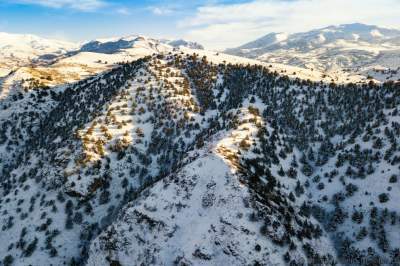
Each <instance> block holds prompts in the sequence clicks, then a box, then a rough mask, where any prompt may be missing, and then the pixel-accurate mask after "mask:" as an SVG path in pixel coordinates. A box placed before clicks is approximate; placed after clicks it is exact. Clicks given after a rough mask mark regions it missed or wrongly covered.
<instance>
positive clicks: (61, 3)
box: [14, 0, 107, 11]
mask: <svg viewBox="0 0 400 266" xmlns="http://www.w3.org/2000/svg"><path fill="white" fill-rule="evenodd" d="M14 2H17V3H21V4H34V5H41V6H46V7H51V8H63V7H66V8H72V9H77V10H80V11H93V10H97V9H99V8H102V7H105V6H107V3H106V2H105V1H103V0H19V1H14Z"/></svg>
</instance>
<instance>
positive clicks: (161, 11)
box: [148, 6, 173, 16]
mask: <svg viewBox="0 0 400 266" xmlns="http://www.w3.org/2000/svg"><path fill="white" fill-rule="evenodd" d="M148 9H149V10H150V11H151V12H152V13H153V14H154V15H157V16H164V15H169V14H171V13H172V12H173V11H172V9H170V8H167V7H157V6H151V7H149V8H148Z"/></svg>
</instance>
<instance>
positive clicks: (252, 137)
mask: <svg viewBox="0 0 400 266" xmlns="http://www.w3.org/2000/svg"><path fill="white" fill-rule="evenodd" d="M185 51H190V53H185ZM193 51H194V50H191V49H188V48H182V49H180V50H175V51H174V50H173V49H172V50H171V51H168V52H167V53H166V54H161V53H155V54H154V55H153V54H152V55H149V56H146V57H144V58H140V59H138V60H134V61H132V62H124V63H122V62H121V63H119V64H117V63H116V62H115V63H114V64H113V65H112V66H111V65H110V67H109V68H107V69H105V70H104V71H102V72H100V73H99V74H97V75H93V76H92V77H89V78H86V79H81V80H80V81H77V82H75V83H72V84H64V85H62V86H55V87H45V86H40V85H39V86H36V87H34V88H30V89H28V90H23V89H21V88H18V87H15V88H14V89H13V90H12V93H9V94H6V95H5V96H4V98H3V99H2V100H1V102H0V110H1V112H0V161H1V164H0V173H1V175H0V176H1V188H0V193H1V194H2V197H1V199H0V213H1V226H2V227H1V230H2V233H1V234H0V241H1V242H2V243H7V245H3V246H1V247H0V257H1V259H2V262H3V264H4V265H30V264H31V265H45V264H46V265H50V264H52V265H63V264H67V265H131V264H132V261H135V262H137V263H138V264H143V265H220V264H221V263H226V262H228V263H230V264H231V265H249V264H251V265H253V264H254V265H282V264H288V265H303V264H309V265H335V264H342V265H349V264H351V263H352V264H355V265H389V264H392V265H398V264H399V263H400V261H399V259H400V250H399V248H400V238H399V237H398V234H397V233H396V232H397V231H398V229H399V224H400V215H399V207H398V205H397V204H396V203H397V202H398V201H399V200H400V198H399V195H400V193H399V192H400V191H399V190H400V186H399V185H398V184H399V183H398V182H399V181H398V178H399V176H398V169H399V163H400V159H399V158H400V149H399V147H398V141H399V136H400V132H399V131H400V125H399V119H400V118H399V110H398V109H399V104H400V94H399V92H400V87H399V86H400V85H399V83H394V82H391V83H384V84H374V83H373V82H371V83H364V84H360V85H355V84H344V83H343V84H335V83H328V81H329V80H326V82H321V81H319V80H318V79H317V77H318V76H316V78H315V81H313V80H311V79H308V80H306V78H304V79H302V78H299V77H297V76H296V75H293V74H291V75H290V76H287V75H285V74H286V73H285V72H283V71H276V70H275V69H274V67H275V66H274V67H270V66H269V65H268V64H259V63H258V62H257V61H251V60H247V59H243V58H239V57H233V56H226V55H223V54H216V53H210V52H206V51H200V50H199V51H198V54H194V53H193ZM85 53H89V54H90V53H93V52H82V53H79V54H76V55H75V56H81V55H86V54H85ZM103 55H104V56H107V54H103ZM204 55H207V57H205V56H204ZM84 58H86V56H85V57H84ZM65 60H68V58H66V59H65ZM102 60H103V59H102ZM290 73H291V71H290V72H289V73H287V74H290ZM307 73H315V72H313V71H309V70H308V71H305V72H304V73H303V74H301V75H306V74H307ZM297 75H300V74H297Z"/></svg>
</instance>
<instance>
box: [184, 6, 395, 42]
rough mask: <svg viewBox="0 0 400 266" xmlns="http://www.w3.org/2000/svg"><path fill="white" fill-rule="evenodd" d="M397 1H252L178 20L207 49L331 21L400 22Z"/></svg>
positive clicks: (208, 9) (211, 8)
mask: <svg viewBox="0 0 400 266" xmlns="http://www.w3.org/2000/svg"><path fill="white" fill-rule="evenodd" d="M398 10H400V1H398V0H291V1H289V0H286V1H279V0H253V1H251V2H248V3H241V4H227V5H210V6H203V7H200V8H198V9H197V11H196V14H195V15H194V16H192V17H190V18H186V19H184V20H181V21H180V22H179V23H178V26H179V27H180V28H181V29H184V30H186V36H185V37H186V38H189V39H195V40H197V41H199V42H201V43H203V44H204V45H206V46H207V47H209V48H214V49H223V48H227V47H235V46H237V45H240V44H243V43H245V42H248V41H252V40H254V39H255V38H258V37H261V36H263V35H265V34H267V33H269V32H281V31H283V32H289V33H290V32H298V31H306V30H310V29H314V28H321V27H325V26H328V25H333V24H343V23H354V22H361V23H367V24H377V25H379V26H386V27H396V26H397V25H400V17H399V15H398Z"/></svg>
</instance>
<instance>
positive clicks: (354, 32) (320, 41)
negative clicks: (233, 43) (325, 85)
mask: <svg viewBox="0 0 400 266" xmlns="http://www.w3.org/2000/svg"><path fill="white" fill-rule="evenodd" d="M226 52H227V53H230V54H234V55H238V56H245V57H249V58H253V59H258V60H261V61H265V62H276V63H282V64H288V65H295V66H300V67H305V68H308V69H318V70H321V71H327V72H328V73H331V74H332V73H335V72H342V71H343V70H346V71H352V72H353V73H357V74H362V75H370V76H376V77H377V79H382V77H381V75H380V74H384V73H382V71H383V72H387V75H384V78H383V80H385V79H386V78H388V77H389V78H390V79H396V78H400V73H397V74H393V73H391V72H394V71H396V72H397V71H398V72H400V71H399V66H400V59H399V58H400V30H394V29H386V28H381V27H377V26H370V25H364V24H359V23H356V24H346V25H340V26H330V27H326V28H322V29H318V30H312V31H309V32H303V33H294V34H286V33H270V34H268V35H266V36H264V37H262V38H260V39H258V40H255V41H253V42H250V43H247V44H245V45H243V46H240V47H238V48H233V49H228V50H226Z"/></svg>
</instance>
